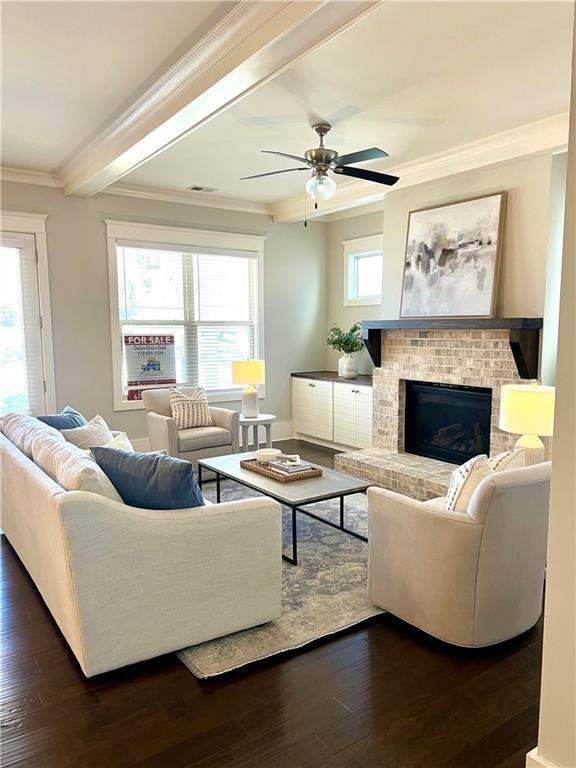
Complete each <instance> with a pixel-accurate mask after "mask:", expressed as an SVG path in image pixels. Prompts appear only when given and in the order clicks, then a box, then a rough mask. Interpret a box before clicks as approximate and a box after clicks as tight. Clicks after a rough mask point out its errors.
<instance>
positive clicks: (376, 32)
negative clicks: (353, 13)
mask: <svg viewBox="0 0 576 768" xmlns="http://www.w3.org/2000/svg"><path fill="white" fill-rule="evenodd" d="M572 7H573V6H572V3H568V2H548V0H546V1H545V2H525V3H523V2H445V3H436V2H422V3H415V2H394V1H393V0H391V1H390V2H388V3H386V4H385V5H384V6H383V7H382V8H381V9H379V10H378V11H376V12H375V13H373V14H371V15H370V16H369V17H368V18H367V19H366V20H365V21H363V22H361V23H359V24H358V25H357V26H356V27H354V28H353V29H352V30H350V31H348V32H346V33H345V34H342V35H341V36H339V37H338V38H336V39H335V40H333V41H332V42H330V43H329V44H327V45H326V46H324V47H322V48H321V49H319V50H317V51H315V52H314V53H312V54H309V55H308V56H307V57H306V58H305V59H304V60H303V61H301V62H300V63H299V64H297V65H296V66H294V67H293V68H291V69H290V70H288V71H287V72H285V73H284V74H282V75H280V76H279V77H277V78H276V79H275V80H274V81H272V82H270V83H269V84H267V85H265V86H263V87H262V88H260V89H259V90H257V91H255V92H254V93H253V94H251V95H250V96H248V97H246V98H245V99H244V100H243V101H241V102H240V103H238V104H237V105H235V106H233V107H232V108H230V109H229V110H227V111H226V112H224V113H223V114H222V115H220V116H219V117H217V118H215V119H214V120H213V121H212V122H210V123H208V124H207V125H205V126H203V127H202V128H200V129H199V130H197V131H195V132H194V133H192V134H190V135H189V136H188V137H187V138H185V139H184V140H182V141H181V142H179V143H178V144H176V145H174V146H173V147H171V148H170V149H168V150H166V151H165V152H163V153H162V154H160V155H158V156H157V157H155V158H154V159H153V160H151V161H149V162H148V163H146V164H145V165H143V166H141V167H140V168H138V169H137V170H135V171H133V172H132V173H130V174H128V175H127V176H125V177H124V179H123V180H122V183H126V184H131V185H145V186H150V187H162V188H165V189H171V190H178V191H183V190H185V189H186V187H188V186H190V185H192V184H200V185H206V186H210V187H217V189H218V191H217V192H216V195H219V196H226V197H233V198H240V199H243V200H247V201H258V202H265V203H272V202H276V201H278V200H281V199H283V198H286V197H289V196H292V195H296V194H298V193H299V192H300V191H302V190H303V182H304V177H305V174H304V172H302V173H294V174H282V175H279V176H275V177H274V176H273V177H271V178H270V179H260V180H252V181H240V180H239V178H240V177H241V176H244V175H248V174H251V173H261V172H265V171H271V170H276V169H280V168H287V167H289V166H290V162H289V161H285V160H283V159H282V158H276V159H274V158H273V157H270V156H266V155H262V154H260V153H259V150H260V149H277V150H281V151H284V152H290V153H293V154H297V155H300V154H302V152H303V151H304V150H306V149H307V148H310V147H312V146H315V145H316V141H315V136H314V135H313V134H312V132H311V130H310V128H309V124H310V123H311V122H313V121H314V119H316V118H322V119H327V120H329V121H330V122H332V123H333V124H334V130H333V132H332V133H331V134H330V136H329V137H328V141H327V145H328V146H330V147H333V148H335V149H337V150H338V151H340V152H342V151H351V150H356V149H361V148H364V147H370V146H380V147H382V148H383V149H385V150H386V151H388V152H389V153H390V155H391V157H390V159H388V160H385V161H377V162H373V163H370V165H369V167H370V168H372V169H374V170H385V169H386V168H391V167H393V166H397V165H399V164H402V163H405V162H408V161H411V160H415V159H418V158H420V157H424V156H427V155H429V154H432V153H436V152H441V151H443V150H445V149H448V148H452V147H455V146H459V145H460V144H465V143H467V142H470V141H474V140H476V139H479V138H482V137H485V136H489V135H492V134H495V133H498V132H500V131H503V130H507V129H511V128H515V127H518V126H520V125H524V124H527V123H530V122H534V121H536V120H539V119H542V118H545V117H548V116H551V115H555V114H558V113H561V112H564V111H566V110H567V109H568V108H569V88H570V59H571V42H572ZM338 183H341V182H340V180H338ZM190 194H191V195H193V194H194V193H190Z"/></svg>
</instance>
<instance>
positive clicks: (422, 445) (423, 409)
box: [404, 381, 492, 464]
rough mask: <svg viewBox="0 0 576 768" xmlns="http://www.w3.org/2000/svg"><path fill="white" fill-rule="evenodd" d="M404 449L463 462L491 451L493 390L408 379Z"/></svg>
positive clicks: (420, 454)
mask: <svg viewBox="0 0 576 768" xmlns="http://www.w3.org/2000/svg"><path fill="white" fill-rule="evenodd" d="M405 386H406V399H405V403H406V410H405V417H404V423H405V430H404V450H405V451H406V453H415V454H417V455H418V456H428V457H429V458H432V459H440V460H441V461H448V462H452V463H453V464H462V463H464V462H465V461H467V460H468V459H470V458H472V457H473V456H477V455H478V454H479V453H486V454H488V453H489V451H490V418H491V411H492V390H491V389H485V388H483V387H463V386H457V385H452V384H435V383H430V382H426V381H405Z"/></svg>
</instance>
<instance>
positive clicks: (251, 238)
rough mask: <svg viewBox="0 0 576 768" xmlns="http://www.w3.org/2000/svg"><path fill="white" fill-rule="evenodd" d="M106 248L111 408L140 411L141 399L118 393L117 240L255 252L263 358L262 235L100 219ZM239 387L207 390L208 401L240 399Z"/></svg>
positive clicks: (258, 332) (260, 393)
mask: <svg viewBox="0 0 576 768" xmlns="http://www.w3.org/2000/svg"><path fill="white" fill-rule="evenodd" d="M104 224H105V225H106V241H107V248H108V289H109V298H110V344H111V354H112V385H113V395H114V410H115V411H132V410H142V409H143V408H144V403H143V402H142V401H141V400H124V399H123V396H122V390H123V386H122V353H121V348H120V347H119V346H118V339H119V338H120V335H121V333H120V308H119V304H118V260H117V254H116V243H117V241H119V240H120V241H122V240H128V241H136V242H137V241H140V242H142V243H147V244H158V245H173V246H181V247H186V248H207V249H210V248H214V249H218V250H229V251H231V252H233V253H236V254H240V253H242V252H246V253H251V254H256V263H257V268H256V271H257V279H258V296H257V302H256V313H257V316H256V343H257V350H256V352H257V355H259V356H260V357H264V356H265V354H264V350H265V347H264V241H265V240H266V236H265V235H245V234H239V233H236V232H217V231H214V230H207V229H190V228H188V227H169V226H164V225H160V224H158V225H157V224H142V223H138V222H131V221H117V220H114V219H104ZM265 396H266V386H265V385H264V384H261V385H260V386H259V387H258V397H259V398H263V397H265ZM241 399H242V390H241V389H240V388H233V389H225V390H224V389H223V390H219V391H218V392H209V393H208V400H209V401H210V402H211V403H229V402H240V400H241Z"/></svg>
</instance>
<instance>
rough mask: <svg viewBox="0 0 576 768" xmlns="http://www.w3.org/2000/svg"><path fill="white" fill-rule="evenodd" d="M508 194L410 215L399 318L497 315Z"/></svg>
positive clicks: (484, 197)
mask: <svg viewBox="0 0 576 768" xmlns="http://www.w3.org/2000/svg"><path fill="white" fill-rule="evenodd" d="M505 205H506V192H499V193H497V194H493V195H484V196H483V197H476V198H474V199H472V200H462V201H459V202H456V203H450V204H448V205H441V206H437V207H434V208H424V209H422V210H418V211H411V213H410V216H409V219H408V234H407V238H406V252H405V256H404V278H403V281H402V304H401V308H400V317H406V318H419V317H429V318H448V317H494V312H495V308H496V294H497V288H498V269H499V266H500V256H501V251H502V240H503V227H504V213H505Z"/></svg>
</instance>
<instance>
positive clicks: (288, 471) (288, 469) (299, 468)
mask: <svg viewBox="0 0 576 768" xmlns="http://www.w3.org/2000/svg"><path fill="white" fill-rule="evenodd" d="M268 467H269V468H270V469H273V470H274V471H275V472H281V473H282V474H284V475H293V474H295V473H297V472H305V471H306V470H308V469H312V464H310V463H309V462H307V461H301V462H300V463H299V464H294V462H291V461H287V460H286V459H274V461H270V462H268Z"/></svg>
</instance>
